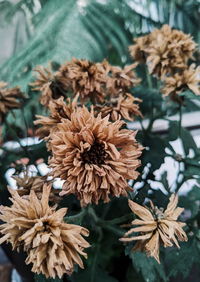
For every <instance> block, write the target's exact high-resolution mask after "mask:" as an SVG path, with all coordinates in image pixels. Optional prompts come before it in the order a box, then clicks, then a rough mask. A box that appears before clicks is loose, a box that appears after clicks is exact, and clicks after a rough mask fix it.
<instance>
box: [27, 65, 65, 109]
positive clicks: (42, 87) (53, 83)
mask: <svg viewBox="0 0 200 282" xmlns="http://www.w3.org/2000/svg"><path fill="white" fill-rule="evenodd" d="M35 71H36V72H37V73H38V77H37V80H36V81H34V82H32V83H31V84H30V85H31V86H33V90H36V91H40V92H41V97H40V103H41V104H42V105H43V106H45V107H48V106H49V103H50V101H52V100H54V99H58V98H60V97H62V96H66V94H65V90H66V88H65V86H64V85H63V84H62V83H61V82H60V81H59V80H58V78H57V76H56V74H54V73H52V72H51V71H50V70H49V69H47V68H44V67H42V66H39V67H37V68H36V69H35Z"/></svg>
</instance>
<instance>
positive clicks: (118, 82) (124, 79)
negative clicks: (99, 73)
mask: <svg viewBox="0 0 200 282" xmlns="http://www.w3.org/2000/svg"><path fill="white" fill-rule="evenodd" d="M104 64H105V63H104ZM136 66H137V63H136V64H132V65H129V66H125V67H124V68H123V69H122V68H120V67H116V66H115V67H113V66H110V65H109V66H108V68H107V72H108V71H109V72H108V77H107V80H106V90H107V92H108V93H109V94H110V95H115V96H116V95H119V93H126V92H127V91H128V90H129V89H130V88H131V87H134V86H136V85H137V84H139V83H140V81H141V79H139V78H138V77H137V76H136V73H135V71H134V69H135V67H136Z"/></svg>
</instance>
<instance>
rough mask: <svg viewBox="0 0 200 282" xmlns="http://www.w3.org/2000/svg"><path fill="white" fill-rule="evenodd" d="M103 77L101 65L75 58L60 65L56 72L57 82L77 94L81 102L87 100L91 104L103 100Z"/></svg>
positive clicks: (103, 69)
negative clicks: (89, 100)
mask: <svg viewBox="0 0 200 282" xmlns="http://www.w3.org/2000/svg"><path fill="white" fill-rule="evenodd" d="M105 75H106V71H105V68H104V67H103V65H102V64H101V63H93V62H90V61H88V60H79V59H75V58H74V59H72V60H71V61H70V62H67V63H66V64H64V65H62V66H61V68H60V69H59V72H58V78H59V81H61V83H62V84H64V85H68V86H69V88H70V89H71V91H72V92H73V94H74V95H76V94H79V95H80V98H81V99H82V100H83V101H85V100H87V99H88V98H89V99H91V101H92V102H96V101H102V100H103V96H104V92H103V89H102V84H103V83H105V79H106V78H105Z"/></svg>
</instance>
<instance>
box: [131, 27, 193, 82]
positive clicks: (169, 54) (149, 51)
mask: <svg viewBox="0 0 200 282" xmlns="http://www.w3.org/2000/svg"><path fill="white" fill-rule="evenodd" d="M195 48H196V44H195V42H194V41H193V40H192V37H191V36H190V35H188V34H185V33H183V32H182V31H179V30H175V29H174V30H172V29H171V27H170V26H168V25H164V26H163V27H162V28H161V29H155V30H153V31H152V32H151V33H150V34H148V35H146V36H144V37H141V39H140V40H139V39H137V40H136V45H133V46H131V47H130V52H131V55H132V56H133V57H134V58H135V60H139V61H141V59H140V56H139V54H142V58H143V59H144V60H145V62H146V64H147V66H148V68H149V72H150V73H151V74H154V75H156V76H158V77H163V76H165V75H167V74H173V73H174V71H176V70H177V69H185V68H186V67H187V62H188V60H189V59H190V58H192V56H193V53H194V51H195Z"/></svg>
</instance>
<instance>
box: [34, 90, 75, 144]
mask: <svg viewBox="0 0 200 282" xmlns="http://www.w3.org/2000/svg"><path fill="white" fill-rule="evenodd" d="M77 101H78V95H77V96H76V97H75V98H74V99H73V100H72V101H71V99H70V98H67V100H66V101H64V97H61V98H59V99H57V100H51V101H50V102H49V112H50V115H49V116H40V115H36V118H37V120H36V121H34V124H35V125H42V127H40V128H39V129H38V130H37V135H39V137H40V138H44V139H45V140H48V138H49V134H50V132H53V131H54V130H55V128H56V125H57V124H58V123H60V122H61V121H62V119H70V117H71V114H72V112H73V110H74V109H75V108H76V107H77V103H78V102H77Z"/></svg>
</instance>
